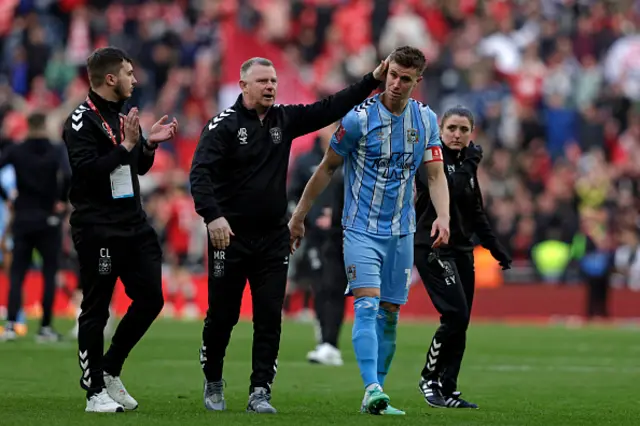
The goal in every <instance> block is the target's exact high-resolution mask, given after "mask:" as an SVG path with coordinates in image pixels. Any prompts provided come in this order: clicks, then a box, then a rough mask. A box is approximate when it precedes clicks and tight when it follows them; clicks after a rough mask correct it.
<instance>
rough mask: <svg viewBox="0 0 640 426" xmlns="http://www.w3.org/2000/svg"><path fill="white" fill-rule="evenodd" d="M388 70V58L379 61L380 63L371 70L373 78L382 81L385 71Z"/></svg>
mask: <svg viewBox="0 0 640 426" xmlns="http://www.w3.org/2000/svg"><path fill="white" fill-rule="evenodd" d="M388 70H389V58H388V57H387V58H386V59H383V60H382V61H380V65H378V66H377V67H376V69H375V70H373V78H375V79H376V80H380V81H384V80H385V79H386V77H387V71H388Z"/></svg>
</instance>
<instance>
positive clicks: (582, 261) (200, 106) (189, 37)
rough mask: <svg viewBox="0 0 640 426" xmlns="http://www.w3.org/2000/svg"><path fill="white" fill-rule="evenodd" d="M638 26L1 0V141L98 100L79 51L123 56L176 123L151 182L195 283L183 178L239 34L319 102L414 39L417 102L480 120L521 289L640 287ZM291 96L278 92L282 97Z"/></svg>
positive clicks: (465, 3)
mask: <svg viewBox="0 0 640 426" xmlns="http://www.w3.org/2000/svg"><path fill="white" fill-rule="evenodd" d="M639 27H640V1H638V0H615V1H613V0H611V1H607V0H485V1H480V0H375V1H374V0H297V1H296V0H172V1H169V0H149V1H146V0H120V1H118V0H114V1H104V0H61V1H54V0H40V1H38V0H31V1H29V0H22V1H19V0H5V1H3V2H2V5H1V6H0V123H1V124H2V130H1V133H0V141H1V143H2V144H3V145H4V144H10V143H18V142H19V141H20V139H21V138H22V137H24V132H25V129H26V124H25V116H26V114H27V113H28V112H29V111H31V110H34V109H46V110H47V111H48V112H49V118H50V122H49V126H50V129H51V137H52V139H54V140H60V133H61V132H60V129H61V125H62V122H63V120H64V118H65V117H66V116H67V114H68V113H69V112H70V111H71V110H72V109H73V108H74V107H75V106H76V105H78V103H80V102H82V101H83V100H84V97H85V96H86V93H87V90H88V85H87V78H86V75H85V73H84V64H85V60H86V57H87V56H88V55H89V53H90V52H91V51H92V50H93V49H94V48H96V47H99V46H104V45H107V44H112V45H116V46H118V47H122V48H124V49H126V50H127V51H128V52H129V53H130V55H131V56H132V57H133V58H134V59H135V64H134V68H135V73H136V78H137V79H138V81H139V84H138V88H137V89H136V91H135V93H134V96H133V99H132V100H131V102H132V103H134V104H136V105H138V106H139V107H140V109H141V111H142V113H141V114H142V115H141V117H142V118H141V124H142V126H143V128H148V127H149V126H150V124H151V123H150V120H151V119H152V117H154V116H157V115H162V114H165V113H169V114H170V115H175V116H176V117H177V118H178V120H179V121H180V135H179V137H178V138H177V139H176V140H175V141H173V142H172V143H168V144H166V145H165V144H163V145H162V148H161V149H160V150H159V153H158V155H157V157H158V158H157V159H156V165H155V166H154V169H153V171H152V173H150V174H149V175H148V176H145V177H144V179H143V180H142V181H141V183H142V186H143V188H142V189H143V192H144V195H145V200H146V208H147V211H148V213H149V215H150V217H151V219H152V221H153V223H154V224H155V225H156V226H157V228H158V229H159V230H165V232H162V235H163V238H164V241H165V245H166V247H167V253H169V256H168V257H167V258H168V259H171V256H170V254H171V253H172V252H173V251H175V247H176V246H177V245H179V246H180V247H184V246H185V245H187V246H188V247H189V252H190V253H191V255H190V261H189V263H188V264H189V265H190V267H191V268H192V271H195V270H197V268H202V265H203V259H204V256H205V253H204V252H205V250H204V248H205V245H204V244H205V243H204V241H205V240H204V238H205V235H204V228H203V227H202V223H201V220H200V218H199V217H197V216H196V215H195V213H194V212H193V209H192V208H191V206H190V205H189V203H190V198H189V196H188V179H187V177H188V169H189V165H190V161H191V154H192V152H193V149H194V147H195V144H196V143H197V139H198V136H199V133H200V131H201V129H202V127H203V126H204V124H205V123H206V121H207V120H208V119H209V118H210V117H212V116H214V115H215V114H217V113H218V112H219V111H221V110H222V109H224V108H225V107H227V106H228V105H227V103H228V99H234V97H235V95H234V97H232V98H230V97H229V96H224V93H223V92H225V88H227V87H229V86H231V87H233V85H236V84H237V83H236V82H237V78H238V76H237V75H232V76H231V77H229V76H225V71H224V64H225V57H226V55H228V52H230V51H236V52H237V51H242V46H238V45H234V38H233V37H228V36H227V37H225V34H228V31H229V29H230V28H233V30H234V31H239V32H241V33H243V34H245V35H246V34H249V35H251V36H252V37H253V38H255V40H256V43H257V42H258V41H260V42H267V43H269V44H271V45H272V46H275V48H276V49H277V51H278V52H279V54H281V55H282V57H283V58H284V59H285V60H286V61H287V63H288V64H289V68H290V69H294V70H297V72H298V73H299V81H300V82H301V83H300V84H302V85H304V86H305V88H306V89H310V90H312V93H313V94H314V96H315V97H316V98H320V97H323V96H325V95H328V94H330V93H332V92H334V91H336V90H339V89H341V88H342V87H344V86H345V85H347V84H350V83H352V82H354V81H356V80H358V79H359V78H360V77H361V76H362V75H363V74H365V73H367V72H368V71H370V70H372V69H373V68H374V67H375V65H376V63H377V62H378V61H379V60H380V59H381V58H383V57H385V56H386V55H387V54H388V53H389V52H390V51H391V50H393V48H394V47H396V46H400V45H405V44H409V45H413V46H417V47H419V48H421V49H422V50H423V51H424V53H425V55H426V57H427V59H428V64H429V65H428V68H427V70H426V71H425V74H424V80H423V82H422V83H421V84H420V86H419V93H417V94H416V97H417V98H419V99H420V100H422V101H424V102H426V103H428V104H429V105H430V106H431V107H432V109H434V110H435V111H436V113H438V114H442V113H443V112H444V110H445V109H446V108H448V107H450V106H454V105H456V104H463V105H466V106H468V107H470V108H471V109H472V110H473V112H474V113H475V117H476V132H475V136H474V139H475V143H476V144H479V145H481V146H482V147H483V148H484V153H485V154H484V159H483V161H482V163H481V167H480V170H479V176H478V178H479V182H480V185H481V188H482V190H483V193H484V202H485V204H486V206H487V210H488V211H489V212H490V219H491V221H492V223H493V226H494V229H495V232H496V233H497V234H498V236H499V238H500V240H501V241H502V243H503V244H504V245H505V246H506V247H508V248H509V250H510V251H511V253H512V255H513V257H514V260H515V262H514V266H515V267H514V271H513V274H512V277H515V278H514V279H516V280H517V279H518V277H520V278H521V279H526V280H529V278H526V276H528V275H527V274H529V273H530V272H531V271H533V273H534V274H535V276H536V277H537V279H542V280H545V281H549V282H570V281H572V280H574V279H576V280H585V279H586V280H592V279H599V278H600V277H603V276H607V277H609V276H610V275H611V273H612V271H613V269H612V268H614V267H615V270H616V271H617V272H619V275H617V279H616V280H614V282H615V283H621V284H622V285H628V286H631V287H634V288H638V289H640V256H639V254H640V251H639V250H640V249H639V241H640V240H639V236H638V235H639V234H638V229H639V228H638V227H639V224H640V222H639V216H638V211H639V210H638V209H639V207H640V188H639V182H640V181H639V178H640V146H639V145H640V120H639V118H640V117H639V115H640V109H638V106H639V101H640V36H638V35H636V33H637V30H638V28H639ZM292 86H293V85H289V84H288V82H287V81H286V80H281V82H280V85H279V88H278V90H279V93H280V94H281V95H280V96H282V94H287V93H289V94H291V91H295V90H298V89H297V88H296V87H292ZM293 95H295V93H294V94H293ZM0 148H1V146H0ZM292 160H293V159H292ZM66 248H67V250H69V249H70V245H69V242H68V241H67V246H66ZM568 265H573V266H572V268H568ZM527 271H529V272H527ZM568 271H569V272H568ZM571 271H573V272H571ZM523 277H525V278H523Z"/></svg>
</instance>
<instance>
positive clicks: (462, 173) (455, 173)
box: [415, 143, 511, 265]
mask: <svg viewBox="0 0 640 426" xmlns="http://www.w3.org/2000/svg"><path fill="white" fill-rule="evenodd" d="M472 144H473V143H472ZM442 155H443V160H444V169H445V174H446V175H447V183H448V184H449V214H450V223H449V229H450V233H451V234H450V237H449V244H448V245H446V246H442V247H441V248H440V254H441V255H448V254H455V252H456V251H461V252H469V251H472V250H473V248H474V243H473V241H472V237H473V234H476V235H477V237H478V238H479V240H480V244H482V246H483V247H484V248H486V249H487V250H489V251H490V252H491V254H492V256H493V257H494V258H495V259H496V260H498V261H499V262H500V263H501V264H502V263H503V262H504V263H505V265H506V264H508V263H509V262H510V261H511V259H510V258H509V255H508V253H507V252H506V250H505V249H504V248H503V247H502V245H501V244H500V243H499V242H498V240H497V238H496V236H495V235H494V233H493V230H492V229H491V225H490V224H489V220H488V218H487V215H486V213H485V211H484V205H483V201H482V192H481V191H480V186H479V185H478V177H477V170H478V164H480V160H481V159H482V150H481V149H480V148H479V147H476V146H474V145H470V147H469V148H465V149H463V150H462V151H455V150H451V149H449V148H447V147H446V145H444V144H442ZM424 181H426V179H424ZM416 189H417V193H418V198H417V200H416V216H417V217H418V224H417V229H416V235H415V244H416V245H427V246H431V244H432V243H433V240H434V238H433V237H431V226H432V225H433V222H434V221H435V219H436V217H437V214H436V210H435V207H434V205H433V203H432V202H431V197H430V195H429V188H428V186H426V185H425V183H423V179H422V177H419V178H418V179H416Z"/></svg>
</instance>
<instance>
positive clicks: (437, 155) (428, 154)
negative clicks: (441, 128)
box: [424, 146, 442, 163]
mask: <svg viewBox="0 0 640 426" xmlns="http://www.w3.org/2000/svg"><path fill="white" fill-rule="evenodd" d="M424 162H425V163H435V162H442V148H440V147H439V146H430V147H428V148H427V150H426V151H425V152H424Z"/></svg>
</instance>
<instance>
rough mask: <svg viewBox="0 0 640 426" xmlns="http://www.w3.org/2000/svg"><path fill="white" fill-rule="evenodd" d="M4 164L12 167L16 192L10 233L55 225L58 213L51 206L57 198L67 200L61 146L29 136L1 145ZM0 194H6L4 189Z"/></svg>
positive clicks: (0, 162)
mask: <svg viewBox="0 0 640 426" xmlns="http://www.w3.org/2000/svg"><path fill="white" fill-rule="evenodd" d="M8 164H11V165H12V166H13V168H14V170H15V174H16V190H17V192H18V196H17V198H16V199H15V201H14V204H13V208H14V219H13V226H12V231H13V233H14V235H18V234H20V233H23V232H24V233H27V232H35V231H41V230H43V229H46V228H47V227H48V226H51V225H58V224H59V223H60V217H57V215H56V214H55V212H54V208H55V205H56V203H57V202H59V201H63V202H66V201H67V199H68V198H67V196H68V194H67V193H68V190H69V183H70V179H71V173H70V170H69V167H68V163H67V159H66V152H65V150H64V147H63V146H62V145H54V144H52V143H51V142H50V141H49V140H48V139H41V138H30V139H27V140H25V141H24V142H22V143H19V144H16V145H9V146H7V147H6V148H5V149H3V151H2V155H1V156H0V169H1V168H3V167H4V166H6V165H8ZM0 195H1V196H2V198H4V199H6V198H7V195H6V193H5V192H4V190H1V191H0ZM56 217H57V220H53V221H52V218H56Z"/></svg>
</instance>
